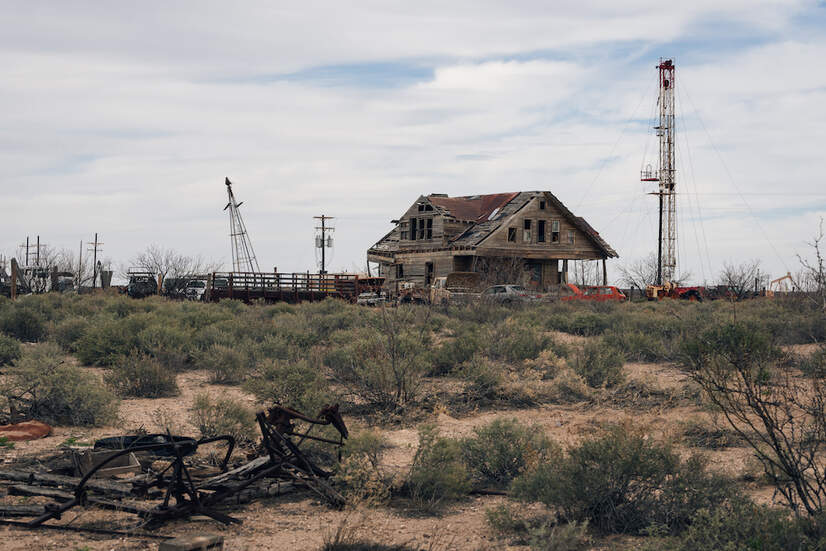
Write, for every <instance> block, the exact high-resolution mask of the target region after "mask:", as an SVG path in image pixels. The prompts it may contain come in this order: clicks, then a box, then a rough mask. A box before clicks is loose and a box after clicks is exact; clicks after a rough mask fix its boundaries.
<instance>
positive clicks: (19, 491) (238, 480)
mask: <svg viewBox="0 0 826 551" xmlns="http://www.w3.org/2000/svg"><path fill="white" fill-rule="evenodd" d="M257 421H258V426H259V428H260V430H261V442H260V447H259V448H258V450H260V452H259V454H258V455H257V456H254V455H253V456H252V458H250V456H247V460H246V461H245V462H241V461H237V460H235V459H234V458H233V456H232V454H233V451H234V450H235V439H234V438H233V437H232V436H229V435H223V436H217V437H213V438H205V439H201V440H195V439H193V438H187V437H180V436H172V435H168V434H167V435H164V434H157V435H143V436H138V437H115V438H108V439H103V440H100V441H98V442H97V443H96V446H95V449H96V451H97V453H101V452H103V453H104V454H105V455H103V456H98V457H96V459H97V460H96V461H95V462H94V464H93V465H92V466H91V467H90V468H87V469H84V470H85V473H84V474H83V476H82V477H70V476H63V475H58V474H53V473H38V472H29V471H20V470H6V471H0V484H2V485H3V486H5V487H6V489H7V491H8V493H9V494H10V495H25V496H39V497H45V498H49V499H50V500H52V501H51V502H49V503H46V504H45V505H25V506H21V505H0V516H4V517H11V516H14V517H34V518H31V519H30V520H28V521H26V522H25V523H22V524H21V522H20V521H4V520H0V523H5V524H11V525H14V526H21V525H25V527H27V528H37V527H53V528H59V527H60V526H61V525H57V524H47V523H48V522H49V521H52V520H60V518H61V516H62V515H63V514H64V513H65V512H67V511H69V510H70V509H73V508H76V507H98V508H103V509H109V510H115V511H120V512H122V513H129V514H132V515H135V516H136V517H138V518H139V519H142V523H141V525H142V526H143V527H145V528H147V529H152V528H155V527H158V526H160V525H162V524H163V523H165V522H168V521H171V520H174V519H181V518H188V517H190V516H192V515H196V514H197V515H204V516H207V517H210V518H212V519H214V520H217V521H219V522H222V523H224V524H233V523H239V524H240V523H241V521H240V520H239V519H237V518H235V517H233V516H231V515H229V514H227V513H226V512H224V511H225V510H226V509H227V507H228V506H232V505H237V504H240V503H245V502H248V501H250V500H253V499H256V498H258V497H264V496H273V495H281V494H284V493H287V492H289V491H293V490H296V489H299V488H307V489H310V490H311V491H313V492H314V493H315V494H317V495H318V496H319V497H321V498H322V499H323V500H325V501H326V502H328V503H329V504H330V505H332V506H335V507H340V506H342V505H343V504H344V498H343V497H342V496H341V494H339V493H338V492H337V491H336V490H335V489H334V488H333V486H332V485H331V484H330V483H329V482H328V480H329V478H330V476H332V474H333V473H332V472H331V471H329V470H326V469H324V468H322V467H321V466H320V465H318V464H317V463H316V462H315V461H314V460H313V457H312V456H311V454H309V453H308V452H307V450H306V449H305V448H306V446H307V444H308V442H310V441H314V442H318V443H320V444H322V445H327V446H330V447H331V448H332V449H333V450H334V451H336V452H338V454H337V455H338V459H339V460H340V452H341V448H342V447H343V446H344V441H345V439H346V438H347V437H348V431H347V426H346V425H345V423H344V420H343V419H342V417H341V414H340V413H339V410H338V405H335V406H326V407H325V408H323V409H322V410H321V412H319V414H318V416H317V417H310V416H307V415H305V414H303V413H300V412H298V411H295V410H293V409H290V408H286V407H283V406H280V405H275V406H273V407H271V408H269V409H268V410H267V411H266V412H260V413H258V415H257ZM297 421H298V422H303V423H306V424H307V428H306V429H304V430H299V429H298V428H297V426H296V422H297ZM319 426H331V427H333V428H334V429H335V430H336V431H337V433H338V438H337V439H332V438H326V437H324V436H321V435H317V434H311V432H312V431H313V430H314V428H316V427H319ZM214 442H222V443H224V444H225V445H226V453H225V454H224V455H223V457H222V458H221V461H220V462H219V465H218V466H217V472H216V470H215V469H212V471H211V472H210V471H209V470H208V469H204V468H202V466H201V465H198V464H197V461H195V453H196V452H197V451H198V449H199V448H200V447H202V446H205V445H207V444H210V443H214ZM129 456H132V457H138V458H141V463H142V464H143V463H144V462H145V461H144V459H145V458H147V457H149V458H150V461H148V462H147V464H149V465H151V466H150V467H148V468H146V469H144V471H143V472H141V474H139V475H137V476H133V477H131V478H126V479H111V480H107V479H102V478H97V475H99V474H100V473H101V472H105V471H106V470H107V469H109V468H111V467H112V466H113V465H116V464H117V463H118V462H119V461H121V460H122V459H123V458H124V457H129ZM231 467H232V468H231ZM96 531H98V532H99V531H100V529H96ZM120 532H122V531H119V530H115V531H112V532H111V533H113V534H114V533H120Z"/></svg>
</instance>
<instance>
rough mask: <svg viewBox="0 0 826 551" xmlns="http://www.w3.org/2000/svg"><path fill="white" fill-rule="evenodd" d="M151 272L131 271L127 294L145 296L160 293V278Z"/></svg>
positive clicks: (137, 296)
mask: <svg viewBox="0 0 826 551" xmlns="http://www.w3.org/2000/svg"><path fill="white" fill-rule="evenodd" d="M156 277H157V276H156V275H155V274H153V273H150V272H130V273H129V284H128V285H127V286H126V294H127V295H129V296H130V297H131V298H144V297H148V296H150V295H157V294H158V280H157V279H156Z"/></svg>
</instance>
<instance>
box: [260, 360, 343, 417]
mask: <svg viewBox="0 0 826 551" xmlns="http://www.w3.org/2000/svg"><path fill="white" fill-rule="evenodd" d="M245 388H246V389H247V390H248V391H250V392H252V393H253V394H255V396H256V397H257V398H258V399H259V400H260V401H261V402H264V403H266V404H272V403H274V404H282V405H284V406H287V407H290V408H294V409H297V410H299V411H303V412H306V413H307V414H308V415H314V414H315V413H317V412H318V411H319V410H320V409H321V408H322V407H323V406H324V405H326V404H328V403H329V402H330V401H331V394H330V391H329V385H328V384H327V381H326V380H325V379H324V377H323V376H322V374H321V373H320V372H319V370H318V369H317V368H314V367H313V366H311V365H310V363H309V362H308V361H307V360H297V361H279V360H270V361H264V362H261V363H259V365H258V366H257V367H256V374H255V376H254V377H252V378H251V379H249V380H248V381H247V383H246V384H245Z"/></svg>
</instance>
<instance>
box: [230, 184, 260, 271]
mask: <svg viewBox="0 0 826 551" xmlns="http://www.w3.org/2000/svg"><path fill="white" fill-rule="evenodd" d="M224 183H225V184H226V186H227V197H228V198H229V202H228V203H227V206H225V207H224V210H227V209H229V238H230V241H231V242H232V271H234V272H256V273H258V272H261V268H259V267H258V260H257V259H256V258H255V251H254V250H253V249H252V242H251V241H250V238H249V236H248V235H247V227H246V226H245V225H244V220H243V219H242V218H241V213H240V212H238V207H240V206H241V205H243V204H244V202H243V201H241V202H240V203H239V202H238V201H236V200H235V195H233V193H232V182H230V181H229V178H226V179H225V182H224Z"/></svg>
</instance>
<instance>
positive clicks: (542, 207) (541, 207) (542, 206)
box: [539, 201, 545, 210]
mask: <svg viewBox="0 0 826 551" xmlns="http://www.w3.org/2000/svg"><path fill="white" fill-rule="evenodd" d="M539 210H545V201H540V202H539Z"/></svg>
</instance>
